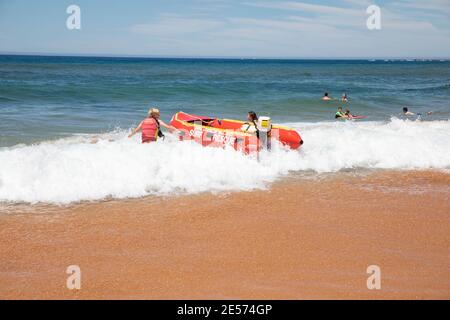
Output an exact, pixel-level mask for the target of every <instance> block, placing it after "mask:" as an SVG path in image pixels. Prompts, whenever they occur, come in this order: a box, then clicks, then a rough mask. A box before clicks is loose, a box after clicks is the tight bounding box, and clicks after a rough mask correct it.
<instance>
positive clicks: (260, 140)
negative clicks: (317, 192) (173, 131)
mask: <svg viewBox="0 0 450 320" xmlns="http://www.w3.org/2000/svg"><path fill="white" fill-rule="evenodd" d="M170 124H171V125H172V126H174V127H175V128H177V129H178V130H179V136H180V140H195V141H197V142H199V143H201V144H202V145H203V146H213V147H225V146H231V147H233V148H234V149H236V150H239V151H243V152H245V153H250V152H252V151H259V150H261V149H270V146H271V141H272V140H274V139H275V140H278V141H280V142H281V143H282V144H283V145H285V146H288V147H290V148H291V149H298V148H300V146H301V145H302V144H303V140H302V138H301V137H300V135H299V134H298V132H297V131H295V130H294V129H292V128H288V127H284V126H278V125H272V124H271V121H270V118H268V117H260V118H259V120H258V122H257V123H256V125H257V126H256V128H257V129H255V130H254V131H253V132H249V130H245V129H246V128H248V126H249V125H253V124H249V123H248V122H244V121H238V120H229V119H216V118H212V117H204V116H196V115H191V114H187V113H184V112H178V113H176V114H175V115H174V116H173V117H172V120H171V121H170ZM243 128H244V129H243ZM253 128H255V126H253Z"/></svg>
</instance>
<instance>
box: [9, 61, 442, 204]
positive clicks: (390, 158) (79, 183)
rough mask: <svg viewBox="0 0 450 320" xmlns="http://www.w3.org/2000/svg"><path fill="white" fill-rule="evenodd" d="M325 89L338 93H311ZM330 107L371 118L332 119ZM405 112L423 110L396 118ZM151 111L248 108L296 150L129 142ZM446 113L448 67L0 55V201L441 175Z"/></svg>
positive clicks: (235, 115)
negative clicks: (362, 174) (296, 139)
mask: <svg viewBox="0 0 450 320" xmlns="http://www.w3.org/2000/svg"><path fill="white" fill-rule="evenodd" d="M324 92H328V93H329V94H330V95H331V96H332V97H334V98H337V99H336V100H333V101H330V102H323V101H321V99H320V98H321V97H322V95H323V93H324ZM344 92H345V93H347V95H348V97H349V102H348V103H343V102H340V101H339V98H340V96H341V95H342V93H344ZM339 106H342V107H343V108H344V109H346V108H349V109H350V110H351V111H352V113H353V114H358V115H365V116H367V118H366V119H364V120H360V121H335V120H334V114H335V112H336V109H337V107H339ZM404 106H408V107H409V108H410V110H411V111H413V112H419V113H422V114H423V115H422V116H421V117H419V118H417V117H411V118H409V119H406V118H404V117H403V116H402V115H401V109H402V107H404ZM150 107H158V108H160V109H161V111H162V119H163V120H165V121H166V122H168V121H169V120H170V118H171V116H172V115H173V114H174V113H175V112H177V111H181V110H182V111H185V112H188V113H194V114H198V115H207V116H213V117H218V118H232V119H245V117H246V114H247V112H248V111H250V110H253V111H256V112H257V113H258V114H260V115H268V116H270V117H271V118H272V119H273V122H275V123H281V124H286V125H289V126H291V127H293V128H295V129H297V130H298V131H299V133H300V134H301V135H302V138H303V139H304V141H305V144H304V145H303V146H302V148H301V149H300V151H291V150H287V149H285V148H283V147H281V146H276V147H275V148H274V150H273V151H272V152H271V153H270V154H264V155H262V156H260V157H259V160H258V159H256V157H254V156H245V155H242V154H240V153H238V152H235V151H233V150H222V149H213V148H203V147H201V146H199V145H197V144H195V143H191V142H183V143H180V142H179V141H177V139H176V137H171V136H170V135H168V137H167V139H166V140H165V141H160V142H158V143H154V144H148V145H142V144H140V141H139V137H138V136H136V137H134V138H133V139H128V138H127V134H128V133H129V130H130V128H131V127H133V126H135V125H137V124H138V123H139V121H140V120H142V119H143V118H144V117H145V116H146V113H147V110H148V109H149V108H150ZM428 111H433V114H432V115H429V116H428V115H426V113H427V112H428ZM449 116H450V62H449V61H384V60H382V61H363V60H358V61H356V60H337V61H333V60H322V61H321V60H317V61H315V60H216V59H138V58H92V57H36V56H0V201H7V202H30V203H36V202H49V203H71V202H76V201H82V200H100V199H104V198H109V197H113V198H119V199H120V198H127V197H141V196H148V195H165V194H180V193H182V194H183V193H187V194H191V193H198V192H218V193H220V192H225V191H240V190H252V189H255V188H259V189H260V188H266V187H268V186H269V185H270V183H271V182H273V181H276V180H277V179H280V178H281V177H284V176H288V175H290V174H298V173H302V172H313V173H316V174H321V173H328V172H337V173H339V172H341V171H348V170H361V169H363V170H364V169H374V170H378V169H394V170H417V169H438V170H443V171H444V172H445V171H446V170H447V172H448V169H449V168H450V123H449V121H448V119H449ZM93 141H97V143H92V142H93Z"/></svg>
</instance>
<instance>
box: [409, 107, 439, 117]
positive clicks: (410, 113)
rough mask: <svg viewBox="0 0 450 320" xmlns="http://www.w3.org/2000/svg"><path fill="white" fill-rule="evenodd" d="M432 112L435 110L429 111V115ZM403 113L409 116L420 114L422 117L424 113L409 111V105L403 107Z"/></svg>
mask: <svg viewBox="0 0 450 320" xmlns="http://www.w3.org/2000/svg"><path fill="white" fill-rule="evenodd" d="M432 114H433V111H428V112H427V116H430V115H432ZM403 115H404V116H407V117H411V116H419V117H420V116H421V115H422V114H421V113H414V112H411V111H409V109H408V108H407V107H404V108H403Z"/></svg>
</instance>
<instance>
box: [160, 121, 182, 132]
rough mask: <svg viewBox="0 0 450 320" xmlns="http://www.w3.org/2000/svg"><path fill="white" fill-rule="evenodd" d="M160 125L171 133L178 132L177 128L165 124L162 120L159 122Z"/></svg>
mask: <svg viewBox="0 0 450 320" xmlns="http://www.w3.org/2000/svg"><path fill="white" fill-rule="evenodd" d="M159 124H160V125H161V126H163V127H164V128H166V129H167V130H169V131H170V132H172V131H178V129H177V128H175V127H174V126H170V125H168V124H166V123H165V122H164V121H162V120H159Z"/></svg>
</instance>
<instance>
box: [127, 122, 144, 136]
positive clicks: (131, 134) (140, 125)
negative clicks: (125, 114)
mask: <svg viewBox="0 0 450 320" xmlns="http://www.w3.org/2000/svg"><path fill="white" fill-rule="evenodd" d="M142 122H144V121H142ZM142 122H141V123H140V124H139V125H138V126H137V128H136V129H134V130H133V131H132V132H131V133H130V135H129V136H128V138H131V137H132V136H134V135H135V134H136V133H138V132H139V131H141V130H142Z"/></svg>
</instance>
